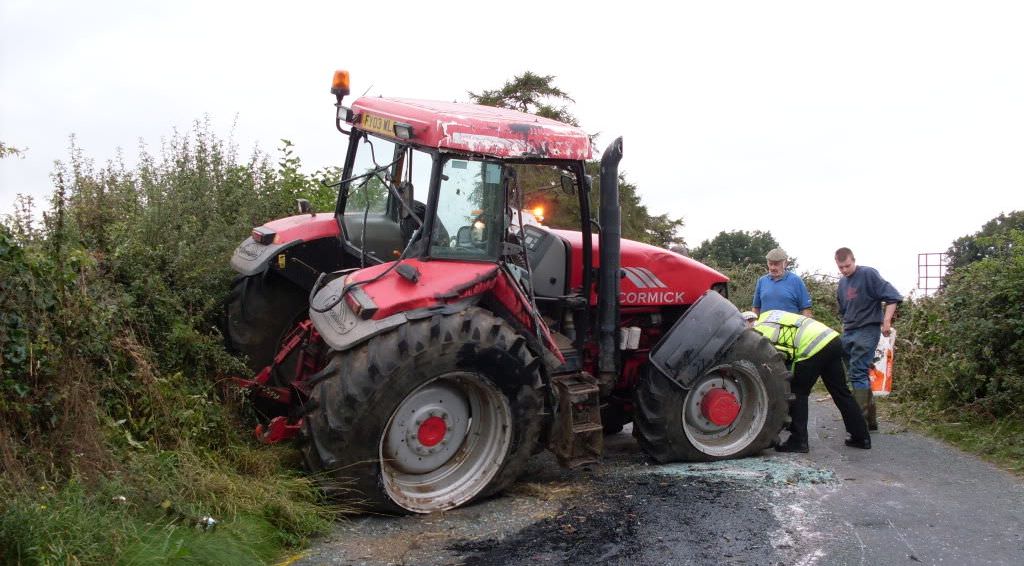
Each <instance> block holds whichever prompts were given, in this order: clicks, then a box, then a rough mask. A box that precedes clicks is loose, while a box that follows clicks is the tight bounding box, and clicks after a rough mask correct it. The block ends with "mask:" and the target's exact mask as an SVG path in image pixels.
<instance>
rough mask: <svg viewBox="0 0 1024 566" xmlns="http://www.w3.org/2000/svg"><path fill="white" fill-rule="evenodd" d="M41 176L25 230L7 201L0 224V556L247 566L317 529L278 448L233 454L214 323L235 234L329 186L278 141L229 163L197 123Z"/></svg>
mask: <svg viewBox="0 0 1024 566" xmlns="http://www.w3.org/2000/svg"><path fill="white" fill-rule="evenodd" d="M53 178H54V180H55V190H54V194H53V198H52V202H51V205H50V206H49V207H48V210H45V211H44V212H43V215H42V218H43V220H42V222H38V221H37V220H36V218H37V216H38V215H37V214H36V211H35V206H34V203H33V202H32V201H31V200H30V199H27V198H21V199H20V200H19V203H18V206H17V210H16V212H15V214H14V215H12V216H11V217H9V218H7V219H6V220H5V221H4V222H3V223H0V464H2V466H3V472H4V473H3V474H2V477H0V501H2V503H0V548H3V549H4V552H3V554H2V559H0V561H8V562H12V563H24V564H36V563H38V564H49V563H110V562H118V561H121V562H125V563H152V562H163V561H171V560H178V561H182V562H186V563H211V564H213V563H225V562H235V563H249V562H253V561H266V560H270V559H271V558H272V555H273V553H274V552H277V551H279V549H280V547H281V546H282V545H287V544H295V543H297V542H298V541H300V540H301V539H302V538H303V537H305V536H307V535H308V534H309V533H312V532H315V531H316V530H318V529H322V528H324V525H325V524H326V523H325V521H326V519H327V518H328V517H329V516H330V515H331V513H332V510H331V509H329V508H328V507H325V506H323V505H322V504H320V503H319V501H318V499H317V497H318V496H317V494H316V491H315V489H314V488H313V486H312V485H311V483H310V482H309V481H308V480H305V479H298V478H296V477H294V474H293V473H292V472H291V471H289V470H288V467H287V466H285V465H283V464H284V462H285V461H286V459H287V457H288V456H287V454H288V453H287V452H283V451H270V450H260V451H259V456H253V455H252V454H251V452H253V450H252V449H251V448H250V445H252V444H253V443H254V441H253V440H252V439H251V438H247V435H245V432H244V431H245V429H246V428H248V427H249V426H251V423H249V424H246V425H244V426H243V423H242V421H243V420H245V419H247V418H249V417H248V415H249V413H248V411H247V410H246V407H245V405H244V404H241V405H240V404H238V403H234V402H228V403H226V402H225V401H226V400H229V401H230V400H232V399H233V398H231V399H225V398H224V397H223V395H222V387H221V384H222V383H223V382H224V381H225V378H226V377H228V376H231V375H238V374H239V373H241V372H245V371H246V370H245V368H244V365H243V364H242V363H241V362H240V361H239V360H237V359H235V358H233V357H232V356H230V355H228V354H227V353H226V352H225V351H224V348H223V340H222V337H221V336H220V333H219V331H218V329H217V328H218V322H219V318H220V316H221V312H222V301H223V298H224V296H225V295H226V294H227V291H228V289H229V287H230V284H231V279H232V277H233V272H232V271H231V269H230V267H229V263H228V262H229V259H230V256H231V253H232V252H233V250H234V248H235V247H236V246H237V245H238V243H239V242H240V241H242V240H243V239H244V238H245V237H246V235H247V234H248V232H249V231H250V229H251V228H252V226H253V225H257V224H260V223H262V222H265V221H266V220H269V219H271V218H276V217H280V216H284V215H287V214H289V213H291V211H292V209H293V207H294V199H295V198H296V197H300V196H301V197H303V198H307V199H310V200H312V201H313V202H316V203H318V204H320V206H323V204H322V202H324V201H326V200H327V199H329V198H332V197H331V196H330V195H331V193H332V191H333V189H330V188H329V187H325V185H322V184H321V183H320V182H319V181H317V180H315V179H314V178H313V177H310V176H306V175H304V174H303V173H302V172H301V162H300V161H299V159H298V158H297V157H296V156H295V155H294V154H293V152H292V148H291V144H290V143H288V142H285V143H284V146H283V148H282V157H281V160H280V162H279V163H278V164H277V166H276V167H275V166H274V165H272V164H271V163H270V160H269V159H268V157H267V156H265V155H263V154H260V153H256V154H254V155H253V156H252V157H250V158H248V159H247V160H244V161H243V160H240V159H239V158H238V155H237V150H236V149H235V148H234V146H233V145H232V144H231V143H229V142H224V141H222V140H220V139H218V138H217V137H216V136H215V135H214V134H213V133H211V132H210V130H209V126H208V125H207V124H205V123H196V125H195V127H194V129H193V130H192V131H190V132H189V133H187V134H184V135H181V134H176V135H175V136H173V137H172V138H171V139H170V140H169V141H168V142H166V143H165V144H164V146H163V149H162V152H161V153H160V154H159V155H153V154H151V153H149V152H148V151H147V150H146V149H145V148H144V147H143V149H142V150H140V156H139V160H138V166H136V167H135V168H128V167H127V166H126V165H125V164H124V163H123V161H122V160H120V159H118V160H115V161H113V162H110V163H108V164H106V165H105V166H103V167H97V166H96V165H95V164H94V163H93V162H92V161H91V160H89V159H87V158H86V157H85V156H84V155H83V152H82V151H81V150H80V149H79V148H78V147H77V146H76V145H75V143H74V140H72V149H71V155H70V159H69V160H68V161H67V162H64V163H58V164H57V167H56V170H55V172H54V175H53ZM236 409H241V410H236ZM256 461H262V462H261V465H256V464H255V462H256ZM113 493H119V494H123V495H124V496H125V497H126V498H127V500H128V501H130V502H131V504H130V505H127V506H118V505H113V506H112V505H111V503H110V497H112V496H113V495H112V494H113ZM165 501H166V502H170V503H169V504H168V505H167V506H162V505H161V504H162V503H163V502H165ZM201 514H211V515H213V516H216V517H218V518H219V519H220V520H221V521H222V523H221V527H220V530H219V531H218V532H217V533H205V532H201V531H196V529H195V528H194V526H195V525H194V522H195V518H196V517H198V516H201ZM112 532H113V533H116V534H115V536H114V537H113V538H112V539H111V535H110V533H112ZM257 539H258V540H263V541H269V543H267V544H256V542H255V541H257ZM231 541H235V542H231ZM8 549H12V550H8ZM203 556H205V558H203ZM230 557H233V558H230Z"/></svg>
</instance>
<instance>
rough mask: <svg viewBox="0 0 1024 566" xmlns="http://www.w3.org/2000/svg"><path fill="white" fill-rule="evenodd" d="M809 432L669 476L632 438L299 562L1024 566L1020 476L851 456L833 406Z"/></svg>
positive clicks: (934, 459) (927, 455) (349, 530)
mask: <svg viewBox="0 0 1024 566" xmlns="http://www.w3.org/2000/svg"><path fill="white" fill-rule="evenodd" d="M812 399H813V397H812ZM809 424H810V426H809V430H810V432H811V453H810V454H806V455H793V454H777V453H774V452H766V453H764V454H763V455H762V456H760V457H757V458H748V459H745V460H740V461H732V462H723V463H715V464H673V465H667V466H657V465H650V464H649V463H648V462H647V460H646V458H645V457H644V456H643V454H642V453H641V452H640V451H639V449H638V448H637V446H636V443H635V442H634V441H633V440H632V438H631V437H630V436H629V435H628V434H619V435H615V436H612V437H608V438H607V446H606V459H605V462H604V463H603V464H602V465H601V466H597V467H594V468H592V469H584V470H576V471H564V470H560V469H558V468H557V467H556V466H554V465H553V463H552V462H551V460H550V457H549V456H547V455H539V456H538V457H536V458H535V459H534V460H533V461H532V462H531V469H530V471H529V472H528V474H527V475H526V476H525V477H524V479H523V480H522V481H521V482H519V484H517V486H516V487H515V488H514V489H513V490H511V492H510V493H509V494H507V495H506V496H504V497H500V498H496V499H493V500H490V501H486V502H483V503H481V504H478V505H473V506H470V507H467V508H463V509H457V510H454V511H450V512H448V513H444V514H439V515H431V516H415V517H400V518H389V517H361V518H357V519H354V520H350V521H345V522H342V523H339V524H338V526H337V527H336V529H335V530H334V532H332V533H331V534H330V535H328V536H327V537H324V539H322V540H320V541H317V542H316V544H315V545H314V546H313V547H312V548H311V549H309V550H308V551H306V552H304V553H302V554H301V555H300V556H298V557H295V561H294V562H293V563H294V564H296V565H304V566H310V565H317V564H365V565H368V566H369V565H373V566H376V565H383V564H417V565H428V566H429V565H442V564H467V565H475V564H480V565H484V564H487V565H490V564H504V565H518V564H523V565H525V564H538V563H539V564H581V565H587V566H590V565H592V564H629V565H633V564H787V565H788V564H801V565H812V564H821V565H831V564H851V565H853V564H868V565H874V564H1008V565H1020V564H1024V534H1022V532H1024V482H1022V481H1021V480H1020V479H1018V478H1014V477H1012V476H1010V475H1008V474H1006V473H1004V472H1002V471H1000V470H998V469H996V468H994V467H993V466H991V465H989V464H986V463H984V462H981V461H979V460H977V459H975V458H973V457H971V456H967V455H964V454H962V453H960V452H958V451H955V450H953V449H951V448H948V447H946V446H944V445H943V444H941V443H939V442H936V441H934V440H930V439H928V438H924V437H921V436H920V435H917V434H914V433H910V432H905V431H897V430H894V429H893V428H892V427H889V426H887V425H886V424H885V423H883V424H882V431H881V433H880V434H877V435H875V436H874V448H873V449H872V450H870V451H861V450H856V449H850V448H846V447H845V446H843V437H844V435H843V434H841V433H842V428H841V427H842V424H841V422H840V421H839V416H838V412H837V411H836V410H835V407H834V406H833V405H832V403H831V402H830V401H828V400H824V401H823V402H814V401H812V408H811V421H810V423H809Z"/></svg>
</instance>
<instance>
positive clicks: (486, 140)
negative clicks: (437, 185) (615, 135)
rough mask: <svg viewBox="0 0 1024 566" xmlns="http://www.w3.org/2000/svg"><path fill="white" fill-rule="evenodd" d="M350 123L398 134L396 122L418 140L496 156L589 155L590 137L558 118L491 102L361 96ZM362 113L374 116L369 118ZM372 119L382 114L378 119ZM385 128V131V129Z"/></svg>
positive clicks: (364, 128) (575, 156)
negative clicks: (404, 125) (535, 114)
mask: <svg viewBox="0 0 1024 566" xmlns="http://www.w3.org/2000/svg"><path fill="white" fill-rule="evenodd" d="M352 112H353V113H354V114H355V118H354V120H353V125H354V126H355V127H356V128H357V129H360V130H365V131H369V132H374V133H377V134H381V135H386V136H388V137H390V138H392V139H396V140H397V139H398V138H397V137H396V136H395V134H394V133H393V132H389V128H390V127H391V126H393V124H394V123H396V122H397V123H399V124H407V125H410V126H412V139H411V140H410V141H413V142H415V143H416V144H419V145H423V146H428V147H436V148H441V149H452V150H458V151H469V152H473V153H481V154H485V155H493V156H495V157H546V158H548V159H570V160H580V159H590V156H591V150H590V137H589V136H587V134H586V132H584V131H583V130H581V129H579V128H577V127H575V126H568V125H566V124H563V123H561V122H557V121H555V120H551V119H548V118H542V117H540V116H534V115H532V114H526V113H523V112H517V111H515V110H508V109H505V108H494V107H491V106H480V105H476V104H460V103H458V102H437V101H432V100H413V99H407V98H368V97H363V98H360V99H358V100H356V101H355V102H354V103H353V104H352ZM366 116H372V117H374V118H370V119H367V118H366ZM375 118H381V120H376V119H375ZM386 132H388V133H386Z"/></svg>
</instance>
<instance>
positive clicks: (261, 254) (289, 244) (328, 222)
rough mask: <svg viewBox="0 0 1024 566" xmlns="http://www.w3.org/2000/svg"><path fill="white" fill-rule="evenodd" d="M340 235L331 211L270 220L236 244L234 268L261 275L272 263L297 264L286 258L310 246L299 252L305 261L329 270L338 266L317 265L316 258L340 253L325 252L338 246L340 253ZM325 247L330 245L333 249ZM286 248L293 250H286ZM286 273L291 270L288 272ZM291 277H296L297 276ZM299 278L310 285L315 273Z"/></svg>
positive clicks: (284, 267)
mask: <svg viewBox="0 0 1024 566" xmlns="http://www.w3.org/2000/svg"><path fill="white" fill-rule="evenodd" d="M340 235H341V230H340V229H339V228H338V222H337V220H336V219H335V217H334V216H333V215H331V214H318V215H315V216H314V215H310V214H300V215H297V216H289V217H287V218H281V219H279V220H274V221H271V222H267V223H266V224H264V225H262V226H258V227H256V228H253V234H252V235H251V236H249V237H248V238H246V239H245V241H243V242H242V243H241V244H239V246H238V247H237V248H235V253H234V255H232V257H231V268H232V269H234V270H235V271H237V272H238V273H239V274H241V275H243V276H250V275H258V274H261V273H264V272H265V271H267V269H269V268H271V267H273V268H274V269H278V270H281V271H286V270H289V269H290V268H292V267H295V266H291V265H289V262H288V261H287V258H288V257H289V256H293V255H296V252H297V251H299V250H301V249H306V248H309V249H310V251H309V253H299V254H298V255H299V256H301V257H300V259H302V260H303V261H302V263H304V264H305V265H307V266H308V265H311V264H312V265H313V266H315V267H317V268H320V271H327V270H329V269H331V268H333V267H335V266H334V265H333V264H332V265H325V266H319V265H316V263H315V258H325V257H332V256H333V257H338V256H336V255H334V254H325V253H324V252H327V251H333V250H334V249H336V250H337V252H338V254H340V253H341V250H342V246H341V241H340V239H339V236H340ZM257 237H259V238H260V239H261V240H264V241H265V240H267V239H270V240H271V241H270V242H269V243H265V244H264V243H260V242H259V241H257V240H256V238H257ZM322 248H330V250H326V249H322ZM284 252H290V253H288V254H284ZM307 271H309V269H307ZM286 275H289V274H287V273H286ZM289 278H290V279H296V278H297V277H295V276H292V277H289ZM298 279H309V281H308V283H307V284H303V283H306V282H305V281H296V283H300V284H303V286H304V287H306V288H309V287H311V286H312V280H314V279H315V274H312V273H310V274H309V275H307V276H305V277H298Z"/></svg>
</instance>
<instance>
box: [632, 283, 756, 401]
mask: <svg viewBox="0 0 1024 566" xmlns="http://www.w3.org/2000/svg"><path fill="white" fill-rule="evenodd" d="M746 328H747V323H746V322H745V321H744V320H743V317H742V316H741V315H740V311H739V309H737V308H736V307H735V306H733V304H732V303H730V302H729V300H728V299H726V298H725V297H723V296H722V295H721V294H719V293H717V292H715V291H707V292H706V293H704V294H703V295H702V296H701V297H700V298H699V299H697V302H695V303H694V304H693V306H691V307H690V308H689V309H687V311H686V312H685V313H683V316H681V317H679V320H677V321H676V323H675V324H673V325H672V329H671V330H669V331H668V332H667V333H666V334H665V335H664V336H663V337H662V338H661V340H659V341H658V343H657V344H656V345H655V346H654V348H653V349H652V350H651V365H653V366H654V368H655V369H657V370H658V371H659V372H661V373H662V374H664V375H665V377H667V378H668V379H669V380H670V381H672V382H673V383H675V384H676V385H678V386H679V387H682V388H683V389H689V388H690V387H691V386H692V385H693V382H694V381H695V380H696V379H697V378H698V377H700V376H701V375H703V374H704V373H705V372H707V370H709V369H711V368H713V367H714V366H716V365H717V364H718V363H719V361H721V359H722V356H723V355H724V354H725V353H726V352H727V351H728V350H729V348H730V347H732V345H733V343H735V342H736V340H737V339H738V338H739V337H740V335H741V334H743V331H744V330H746Z"/></svg>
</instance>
